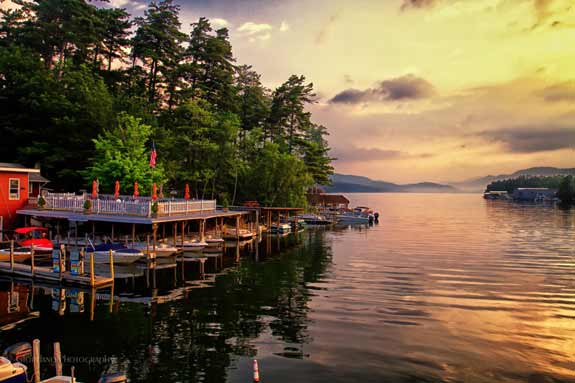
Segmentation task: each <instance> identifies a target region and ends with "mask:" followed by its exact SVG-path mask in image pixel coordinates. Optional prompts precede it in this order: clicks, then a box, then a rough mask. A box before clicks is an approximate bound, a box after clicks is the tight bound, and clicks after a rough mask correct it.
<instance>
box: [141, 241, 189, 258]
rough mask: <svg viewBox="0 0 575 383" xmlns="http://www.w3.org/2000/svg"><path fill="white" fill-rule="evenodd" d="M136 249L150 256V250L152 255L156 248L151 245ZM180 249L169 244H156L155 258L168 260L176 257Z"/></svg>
mask: <svg viewBox="0 0 575 383" xmlns="http://www.w3.org/2000/svg"><path fill="white" fill-rule="evenodd" d="M135 249H137V250H140V251H141V252H142V253H143V254H144V255H146V254H148V249H150V250H149V251H150V253H154V246H153V245H150V246H149V247H148V245H143V244H140V245H137V246H136V247H135ZM178 251H179V249H178V248H177V247H175V246H172V245H169V244H167V243H156V249H155V257H156V258H166V257H171V256H172V255H175V254H176V253H177V252H178Z"/></svg>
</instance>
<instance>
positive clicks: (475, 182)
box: [451, 167, 575, 192]
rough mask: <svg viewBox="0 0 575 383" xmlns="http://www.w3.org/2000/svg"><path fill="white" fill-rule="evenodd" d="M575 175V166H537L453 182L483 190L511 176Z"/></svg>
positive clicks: (457, 184) (458, 186) (464, 186)
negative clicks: (492, 183) (494, 182)
mask: <svg viewBox="0 0 575 383" xmlns="http://www.w3.org/2000/svg"><path fill="white" fill-rule="evenodd" d="M569 174H571V175H575V168H553V167H535V168H529V169H523V170H518V171H516V172H514V173H511V174H500V175H497V176H486V177H480V178H472V179H469V180H465V181H462V182H455V183H451V185H453V186H455V187H456V188H457V189H459V190H461V191H464V192H482V191H484V190H485V187H486V186H487V185H489V184H490V183H491V182H493V181H499V180H505V179H509V178H517V177H521V176H531V177H533V176H557V175H569Z"/></svg>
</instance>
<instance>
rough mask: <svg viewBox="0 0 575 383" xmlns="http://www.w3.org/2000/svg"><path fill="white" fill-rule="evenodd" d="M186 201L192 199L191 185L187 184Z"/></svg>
mask: <svg viewBox="0 0 575 383" xmlns="http://www.w3.org/2000/svg"><path fill="white" fill-rule="evenodd" d="M184 199H190V185H188V184H186V192H185V193H184Z"/></svg>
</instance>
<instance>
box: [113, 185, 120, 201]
mask: <svg viewBox="0 0 575 383" xmlns="http://www.w3.org/2000/svg"><path fill="white" fill-rule="evenodd" d="M114 198H115V199H118V198H120V181H118V180H116V185H114Z"/></svg>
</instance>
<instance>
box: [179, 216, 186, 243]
mask: <svg viewBox="0 0 575 383" xmlns="http://www.w3.org/2000/svg"><path fill="white" fill-rule="evenodd" d="M184 225H185V223H184V221H182V232H181V233H180V235H181V237H182V247H183V246H184V230H185V226H184Z"/></svg>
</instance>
